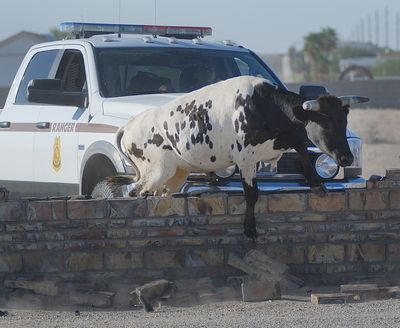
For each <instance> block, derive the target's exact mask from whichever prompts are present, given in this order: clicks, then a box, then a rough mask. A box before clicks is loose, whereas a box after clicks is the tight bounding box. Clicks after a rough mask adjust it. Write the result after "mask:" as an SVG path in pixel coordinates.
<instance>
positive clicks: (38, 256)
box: [22, 252, 65, 272]
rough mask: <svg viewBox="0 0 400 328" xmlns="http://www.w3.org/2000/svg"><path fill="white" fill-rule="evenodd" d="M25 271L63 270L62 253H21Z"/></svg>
mask: <svg viewBox="0 0 400 328" xmlns="http://www.w3.org/2000/svg"><path fill="white" fill-rule="evenodd" d="M22 258H23V263H24V270H25V271H26V272H63V271H65V260H64V255H63V254H47V253H42V252H39V253H36V252H35V253H32V252H31V253H27V254H23V255H22Z"/></svg>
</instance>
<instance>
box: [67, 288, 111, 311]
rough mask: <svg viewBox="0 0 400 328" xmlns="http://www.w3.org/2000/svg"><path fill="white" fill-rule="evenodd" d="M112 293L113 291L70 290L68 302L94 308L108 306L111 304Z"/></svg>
mask: <svg viewBox="0 0 400 328" xmlns="http://www.w3.org/2000/svg"><path fill="white" fill-rule="evenodd" d="M114 295H115V293H113V292H109V291H87V290H72V291H70V292H69V302H70V303H72V304H75V305H83V306H90V307H94V308H109V307H111V306H112V305H113V298H114Z"/></svg>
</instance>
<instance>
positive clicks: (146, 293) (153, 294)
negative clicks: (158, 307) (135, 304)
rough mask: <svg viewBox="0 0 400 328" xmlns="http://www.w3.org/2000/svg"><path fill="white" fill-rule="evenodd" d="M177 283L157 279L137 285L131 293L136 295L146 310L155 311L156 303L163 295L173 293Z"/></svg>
mask: <svg viewBox="0 0 400 328" xmlns="http://www.w3.org/2000/svg"><path fill="white" fill-rule="evenodd" d="M175 288H176V287H175V285H174V284H173V283H172V282H170V281H168V280H165V279H160V280H155V281H152V282H149V283H146V284H144V285H143V286H139V287H136V289H135V290H134V291H132V292H131V293H130V294H131V295H135V296H136V297H137V298H138V299H139V301H140V302H141V303H142V304H143V306H144V309H145V310H146V312H153V311H154V308H153V306H154V303H155V302H156V301H158V300H159V299H160V298H161V297H164V296H167V295H169V294H172V293H173V292H174V291H175Z"/></svg>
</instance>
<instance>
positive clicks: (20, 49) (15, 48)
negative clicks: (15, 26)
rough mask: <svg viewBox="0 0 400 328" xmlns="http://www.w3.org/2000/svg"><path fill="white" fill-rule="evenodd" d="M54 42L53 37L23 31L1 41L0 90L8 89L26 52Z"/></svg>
mask: <svg viewBox="0 0 400 328" xmlns="http://www.w3.org/2000/svg"><path fill="white" fill-rule="evenodd" d="M51 40H53V37H52V36H51V35H42V34H36V33H32V32H27V31H21V32H19V33H17V34H14V35H12V36H10V37H9V38H7V39H5V40H3V41H0V88H8V87H9V86H10V85H11V83H12V81H13V79H14V76H15V73H16V72H17V70H18V67H19V65H20V64H21V62H22V59H23V58H24V56H25V54H26V52H27V51H28V50H29V48H30V47H32V46H33V45H35V44H38V43H42V42H47V41H51Z"/></svg>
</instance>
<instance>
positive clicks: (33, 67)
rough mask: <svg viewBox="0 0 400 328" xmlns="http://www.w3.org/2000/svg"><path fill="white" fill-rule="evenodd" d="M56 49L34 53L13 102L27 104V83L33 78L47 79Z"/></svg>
mask: <svg viewBox="0 0 400 328" xmlns="http://www.w3.org/2000/svg"><path fill="white" fill-rule="evenodd" d="M57 53H58V50H56V49H55V50H46V51H42V52H38V53H37V54H35V55H34V56H33V57H32V59H31V61H30V62H29V64H28V66H27V68H26V70H25V73H24V76H23V77H22V79H21V83H20V85H19V88H18V92H17V97H16V99H15V104H17V105H22V104H29V102H28V100H27V99H26V93H27V88H28V83H29V81H31V80H34V79H47V78H49V73H50V71H51V68H52V66H53V62H54V59H55V58H56V56H57Z"/></svg>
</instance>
